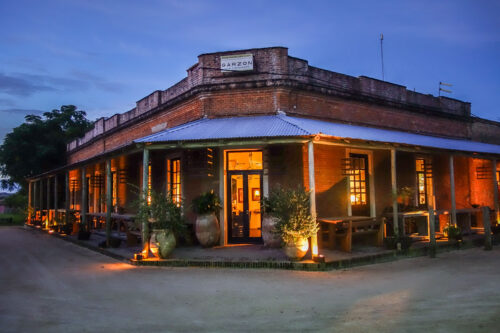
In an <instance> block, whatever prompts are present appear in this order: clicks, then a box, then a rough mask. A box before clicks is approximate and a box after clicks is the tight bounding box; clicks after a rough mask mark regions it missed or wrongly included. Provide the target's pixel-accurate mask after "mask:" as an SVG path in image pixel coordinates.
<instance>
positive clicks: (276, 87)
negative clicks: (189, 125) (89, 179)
mask: <svg viewBox="0 0 500 333" xmlns="http://www.w3.org/2000/svg"><path fill="white" fill-rule="evenodd" d="M248 53H251V54H253V57H254V71H252V72H249V73H246V72H245V73H233V72H229V73H226V72H221V70H220V57H221V56H222V55H233V54H234V55H236V54H248ZM187 74H188V76H187V77H186V78H185V79H183V80H181V81H180V82H179V83H177V84H175V85H174V86H172V87H170V88H168V89H166V90H163V91H155V92H153V93H151V94H150V95H148V96H146V97H144V98H143V99H141V100H139V101H138V102H137V105H136V107H135V108H134V109H132V110H130V111H128V112H125V113H123V114H117V115H114V116H112V117H109V118H107V119H104V118H101V119H99V120H98V121H97V122H96V124H95V128H94V129H93V130H92V131H90V132H89V133H87V134H86V135H85V137H84V138H82V139H78V140H76V141H74V142H72V143H70V144H68V154H69V158H68V163H69V164H72V163H76V162H80V161H84V160H87V159H89V158H92V157H93V156H97V155H99V154H102V153H105V152H109V151H112V150H114V149H116V148H119V147H123V146H127V145H129V144H130V143H131V142H132V140H134V139H137V138H140V137H143V136H146V135H149V134H151V133H152V132H153V131H155V130H161V129H163V128H167V127H168V128H170V127H174V126H177V125H180V124H183V123H186V122H189V121H193V120H196V119H199V118H201V117H204V116H206V117H210V118H216V117H228V116H245V115H262V114H275V113H276V112H277V111H278V110H280V111H285V112H287V113H289V114H292V115H298V116H304V117H314V118H321V119H326V120H332V121H336V122H345V123H352V124H361V125H367V126H375V127H384V128H391V129H397V130H403V131H409V132H416V133H423V134H430V135H437V136H448V137H458V138H466V139H477V140H480V141H485V142H486V141H489V142H492V141H495V142H498V139H499V138H500V134H498V133H499V132H500V126H499V125H498V123H496V122H491V121H481V120H479V119H477V118H474V117H471V114H470V104H469V103H466V102H461V101H457V100H453V99H449V98H446V97H439V98H436V97H433V96H430V95H424V94H420V93H416V92H413V91H409V90H407V89H406V88H405V87H404V86H400V85H396V84H392V83H389V82H384V81H380V80H376V79H371V78H368V77H363V76H361V77H352V76H348V75H343V74H339V73H335V72H331V71H328V70H324V69H319V68H316V67H313V66H310V65H309V64H308V62H307V61H305V60H302V59H298V58H294V57H291V56H289V55H288V49H286V48H283V47H273V48H264V49H251V50H240V51H232V52H219V53H210V54H202V55H200V56H199V57H198V63H196V64H195V65H193V66H192V67H191V68H189V69H188V70H187Z"/></svg>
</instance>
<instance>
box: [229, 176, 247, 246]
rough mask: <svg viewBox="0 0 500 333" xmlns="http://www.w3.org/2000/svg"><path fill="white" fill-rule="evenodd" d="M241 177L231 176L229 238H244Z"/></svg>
mask: <svg viewBox="0 0 500 333" xmlns="http://www.w3.org/2000/svg"><path fill="white" fill-rule="evenodd" d="M243 191H244V189H243V175H231V236H232V237H234V238H237V237H244V232H243V225H244V212H245V210H244V201H245V200H244V199H245V198H244V193H243Z"/></svg>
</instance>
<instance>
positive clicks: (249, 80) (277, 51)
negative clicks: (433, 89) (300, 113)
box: [67, 47, 498, 152]
mask: <svg viewBox="0 0 500 333" xmlns="http://www.w3.org/2000/svg"><path fill="white" fill-rule="evenodd" d="M238 54H252V55H253V63H254V70H253V71H249V72H223V71H221V69H220V64H221V56H225V55H238ZM272 81H276V82H279V84H283V85H286V84H288V85H289V86H293V85H299V86H300V87H301V89H302V88H304V87H314V88H315V89H317V90H318V89H319V90H320V91H324V93H328V94H331V95H336V96H339V97H343V98H355V99H363V100H369V101H370V102H373V103H377V104H382V105H383V104H387V105H390V106H391V107H397V108H400V109H402V111H404V110H406V111H408V110H411V111H416V112H430V113H433V114H434V115H437V116H439V115H440V116H443V117H451V118H457V120H462V121H467V120H469V118H470V103H467V102H462V101H458V100H455V99H451V98H446V97H434V96H432V95H425V94H421V93H417V92H414V91H410V90H407V89H406V87H404V86H401V85H397V84H393V83H390V82H385V81H381V80H377V79H373V78H369V77H366V76H360V77H353V76H349V75H344V74H340V73H335V72H332V71H328V70H324V69H320V68H317V67H313V66H309V64H308V62H307V61H306V60H302V59H298V58H294V57H290V56H288V49H287V48H284V47H271V48H262V49H250V50H239V51H228V52H217V53H208V54H202V55H200V56H199V57H198V63H196V64H195V65H193V66H192V67H191V68H189V69H188V70H187V77H186V78H184V79H183V80H181V81H179V82H178V83H177V84H175V85H173V86H172V87H170V88H168V89H166V90H163V91H160V90H157V91H154V92H153V93H151V94H150V95H148V96H146V97H144V98H142V99H141V100H139V101H137V103H136V107H135V108H133V109H132V110H129V111H127V112H125V113H122V114H115V115H113V116H111V117H109V118H106V119H105V118H100V119H98V120H97V121H96V123H95V126H94V129H93V130H91V131H89V132H87V133H86V134H85V136H84V137H83V138H81V139H77V140H75V141H73V142H71V143H69V144H68V146H67V150H68V152H71V151H73V150H75V149H77V148H79V147H80V146H82V145H85V144H88V143H89V142H91V141H93V140H94V139H96V138H98V137H102V136H105V135H107V133H110V132H111V131H116V130H118V129H122V128H125V127H127V126H129V124H131V123H133V122H134V121H136V120H138V117H140V116H143V115H146V114H148V113H154V112H156V111H161V110H162V109H165V108H166V107H167V106H168V105H169V104H171V103H172V102H173V101H175V100H179V101H180V100H182V97H183V95H185V94H186V93H187V92H189V91H193V90H194V89H195V88H199V87H200V88H201V87H207V86H218V87H219V88H220V89H225V88H227V89H230V88H231V87H233V86H235V85H240V86H243V87H245V85H246V86H248V87H249V88H250V87H253V86H252V84H255V83H256V82H263V84H262V85H265V84H268V83H269V82H272ZM273 111H277V110H269V112H273ZM146 117H147V116H146ZM478 126H479V125H478ZM481 126H482V125H481ZM483 127H484V126H483ZM496 133H498V131H497V132H496Z"/></svg>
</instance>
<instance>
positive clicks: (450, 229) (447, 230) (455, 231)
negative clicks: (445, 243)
mask: <svg viewBox="0 0 500 333" xmlns="http://www.w3.org/2000/svg"><path fill="white" fill-rule="evenodd" d="M443 233H444V236H445V237H447V238H448V240H451V241H457V242H458V241H461V240H462V232H461V231H460V228H459V227H457V226H456V225H454V224H447V225H446V227H444V229H443Z"/></svg>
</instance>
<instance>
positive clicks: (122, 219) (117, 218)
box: [87, 213, 135, 236]
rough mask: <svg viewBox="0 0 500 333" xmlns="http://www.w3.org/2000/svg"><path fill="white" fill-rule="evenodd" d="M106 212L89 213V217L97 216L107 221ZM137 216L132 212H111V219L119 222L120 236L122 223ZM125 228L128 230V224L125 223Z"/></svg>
mask: <svg viewBox="0 0 500 333" xmlns="http://www.w3.org/2000/svg"><path fill="white" fill-rule="evenodd" d="M106 215H107V214H106V213H87V216H89V217H95V218H98V219H99V220H104V221H106ZM134 218H135V215H132V214H117V213H111V221H116V222H117V223H118V225H117V229H118V230H117V232H118V236H120V225H124V224H125V223H127V222H130V221H133V220H134ZM124 227H125V230H128V226H126V225H124Z"/></svg>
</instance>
